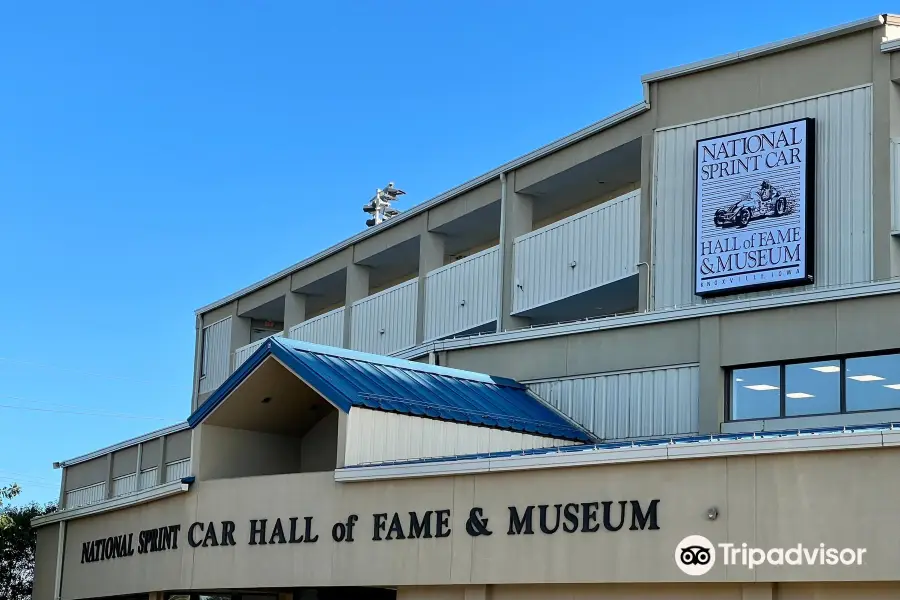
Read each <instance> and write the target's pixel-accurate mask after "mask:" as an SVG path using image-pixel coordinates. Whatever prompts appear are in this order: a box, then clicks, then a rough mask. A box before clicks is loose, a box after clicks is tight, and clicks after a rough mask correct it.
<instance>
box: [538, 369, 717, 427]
mask: <svg viewBox="0 0 900 600" xmlns="http://www.w3.org/2000/svg"><path fill="white" fill-rule="evenodd" d="M528 387H529V388H531V390H532V391H533V392H534V393H536V394H537V395H538V396H540V397H541V398H542V399H543V400H544V401H545V402H547V403H549V404H550V405H551V406H553V407H554V408H556V409H557V410H559V411H560V412H562V413H563V414H565V415H566V416H568V417H569V418H570V419H572V420H574V421H575V422H577V423H579V424H580V425H582V426H583V427H585V428H586V429H589V430H590V431H591V432H592V433H593V434H594V435H596V436H597V437H599V438H600V439H604V440H618V439H629V438H644V437H653V436H660V435H676V434H689V433H697V432H698V430H699V427H700V425H699V410H700V369H699V367H696V366H681V367H671V368H663V369H652V370H647V371H632V372H628V373H613V374H608V375H592V376H585V377H571V378H565V379H557V380H547V381H539V382H534V383H529V384H528Z"/></svg>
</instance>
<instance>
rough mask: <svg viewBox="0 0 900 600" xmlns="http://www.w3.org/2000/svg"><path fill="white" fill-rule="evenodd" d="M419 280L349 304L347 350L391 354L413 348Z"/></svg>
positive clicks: (413, 280) (406, 282) (414, 343)
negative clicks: (351, 309) (350, 311)
mask: <svg viewBox="0 0 900 600" xmlns="http://www.w3.org/2000/svg"><path fill="white" fill-rule="evenodd" d="M418 298H419V278H418V277H416V278H415V279H411V280H409V281H405V282H403V283H401V284H400V285H395V286H394V287H392V288H388V289H386V290H384V291H382V292H378V293H377V294H372V295H371V296H368V297H366V298H363V299H362V300H359V301H357V302H354V303H353V313H352V315H353V316H352V319H353V322H352V323H351V324H350V333H351V335H350V340H351V341H350V348H351V349H353V350H359V351H361V352H370V353H372V354H391V353H392V352H397V351H398V350H404V349H406V348H411V347H413V346H415V345H416V305H417V304H418Z"/></svg>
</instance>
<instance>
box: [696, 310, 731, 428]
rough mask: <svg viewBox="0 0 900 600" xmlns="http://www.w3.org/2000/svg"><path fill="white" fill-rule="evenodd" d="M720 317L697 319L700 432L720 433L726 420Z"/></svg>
mask: <svg viewBox="0 0 900 600" xmlns="http://www.w3.org/2000/svg"><path fill="white" fill-rule="evenodd" d="M719 344H720V342H719V317H717V316H716V317H705V318H703V319H700V349H699V354H700V433H702V434H707V433H720V431H721V423H722V421H724V420H725V373H724V371H723V370H722V361H721V352H720V351H719V348H720V346H719Z"/></svg>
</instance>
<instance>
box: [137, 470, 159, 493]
mask: <svg viewBox="0 0 900 600" xmlns="http://www.w3.org/2000/svg"><path fill="white" fill-rule="evenodd" d="M158 472H159V469H158V468H157V467H150V468H149V469H144V470H142V471H141V479H140V489H142V490H145V489H147V488H149V487H153V486H155V485H156V474H157V473H158Z"/></svg>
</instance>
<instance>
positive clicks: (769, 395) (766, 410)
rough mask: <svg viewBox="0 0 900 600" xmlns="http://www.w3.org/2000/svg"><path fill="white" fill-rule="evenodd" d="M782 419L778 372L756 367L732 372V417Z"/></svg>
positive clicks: (779, 374) (779, 375)
mask: <svg viewBox="0 0 900 600" xmlns="http://www.w3.org/2000/svg"><path fill="white" fill-rule="evenodd" d="M778 416H781V369H780V368H779V367H777V366H774V367H756V368H754V369H735V370H733V371H732V372H731V418H732V419H735V420H740V419H764V418H771V417H778Z"/></svg>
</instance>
